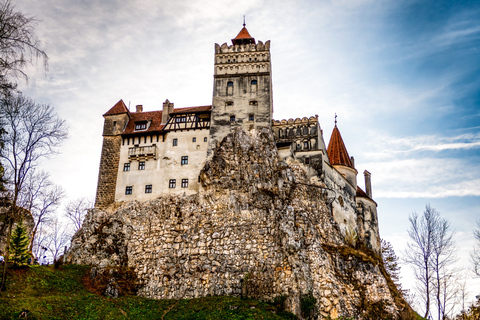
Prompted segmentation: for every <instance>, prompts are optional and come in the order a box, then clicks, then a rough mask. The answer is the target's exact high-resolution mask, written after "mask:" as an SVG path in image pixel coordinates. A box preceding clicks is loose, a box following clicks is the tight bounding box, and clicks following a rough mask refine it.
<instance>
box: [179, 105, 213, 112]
mask: <svg viewBox="0 0 480 320" xmlns="http://www.w3.org/2000/svg"><path fill="white" fill-rule="evenodd" d="M211 110H212V106H201V107H188V108H177V109H173V111H172V113H171V114H179V113H192V112H208V111H211Z"/></svg>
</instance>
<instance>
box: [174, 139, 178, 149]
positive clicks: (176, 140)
mask: <svg viewBox="0 0 480 320" xmlns="http://www.w3.org/2000/svg"><path fill="white" fill-rule="evenodd" d="M177 145H178V139H177V138H175V139H173V146H174V147H175V146H177Z"/></svg>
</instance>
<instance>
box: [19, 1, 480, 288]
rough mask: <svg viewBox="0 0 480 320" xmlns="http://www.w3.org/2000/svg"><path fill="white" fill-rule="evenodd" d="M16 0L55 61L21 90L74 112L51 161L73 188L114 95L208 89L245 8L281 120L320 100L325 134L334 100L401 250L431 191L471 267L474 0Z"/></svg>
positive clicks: (477, 97)
mask: <svg viewBox="0 0 480 320" xmlns="http://www.w3.org/2000/svg"><path fill="white" fill-rule="evenodd" d="M15 3H16V7H17V9H19V10H20V11H22V12H24V13H28V14H30V15H32V16H35V17H36V18H37V19H38V20H40V21H39V23H38V26H37V28H36V32H37V35H38V37H39V38H40V39H41V40H42V41H43V43H44V48H45V51H46V52H47V53H48V55H49V58H50V60H49V70H48V72H47V73H45V72H44V70H42V69H41V68H40V67H38V68H37V67H33V68H31V69H30V70H29V75H30V81H29V82H28V84H22V85H21V89H22V90H23V91H24V93H25V94H26V95H28V96H30V97H32V98H34V99H35V100H36V101H38V102H43V103H49V104H51V105H52V106H54V107H55V109H56V110H57V112H58V113H59V115H60V116H61V117H62V118H64V119H66V121H67V122H68V125H69V127H70V138H69V140H68V141H67V142H66V143H65V145H64V146H63V148H62V154H61V155H60V156H58V157H56V158H55V159H51V160H48V161H46V162H45V164H44V167H45V169H47V170H49V171H50V172H51V174H52V176H53V178H54V179H55V180H56V181H57V182H58V183H60V184H61V185H62V186H63V187H64V188H65V189H66V191H67V193H68V196H69V197H70V198H71V199H74V198H77V197H80V196H87V197H89V198H92V199H93V197H94V195H95V189H96V183H97V175H98V164H99V160H100V149H101V142H102V137H101V133H102V125H103V118H102V114H103V113H105V112H106V111H107V110H108V109H109V108H111V107H112V106H113V105H114V104H115V103H116V102H117V101H118V100H120V99H123V100H124V101H125V103H126V104H127V105H130V106H131V108H132V109H134V107H135V105H137V104H143V106H144V110H146V111H151V110H158V109H160V108H161V104H162V102H163V101H165V99H169V100H170V101H172V102H174V103H175V106H176V107H188V106H197V105H209V104H211V101H212V85H213V54H214V43H219V44H222V43H224V42H227V43H229V44H230V39H232V38H234V37H235V36H236V35H237V33H238V32H239V31H240V29H241V27H242V23H243V21H242V19H243V15H246V23H247V29H248V30H249V31H250V34H251V35H252V36H253V37H255V38H256V39H257V40H262V41H266V40H271V54H272V68H273V95H274V112H275V113H274V117H275V119H283V118H291V117H302V116H311V115H315V114H318V115H319V119H320V121H321V126H322V128H323V132H324V138H325V140H326V142H327V143H328V140H329V138H330V133H331V132H332V129H333V126H334V114H335V113H337V114H338V127H339V129H340V131H341V133H342V136H343V138H344V141H345V143H346V146H347V149H348V151H349V153H350V155H351V156H354V157H355V160H356V167H357V170H358V171H359V172H360V173H362V172H363V171H364V170H365V169H368V170H369V171H370V172H371V173H372V183H373V195H374V198H375V200H376V201H377V202H378V211H379V219H380V232H381V236H382V237H383V238H385V239H386V240H388V241H390V242H392V244H393V245H394V248H395V250H396V252H397V254H398V255H401V252H402V250H403V249H404V248H405V243H406V238H407V233H406V230H407V228H408V216H409V215H410V214H411V213H412V212H417V213H422V212H423V210H424V208H425V205H426V204H427V203H429V204H430V205H431V206H432V207H434V208H436V209H437V210H438V211H439V212H440V213H441V214H442V216H443V217H444V218H446V219H448V220H449V221H450V222H451V225H452V228H453V229H455V230H456V241H457V246H458V248H459V250H458V253H459V257H460V261H459V266H464V267H468V263H469V262H468V252H469V250H470V249H471V247H472V245H473V236H472V230H473V229H474V227H475V220H476V219H478V218H480V187H479V185H480V78H479V76H478V75H479V74H480V51H479V50H480V3H479V2H478V1H441V0H438V1H433V0H418V1H415V0H403V1H397V0H384V1H382V0H375V1H373V0H357V1H351V0H338V1H334V0H330V1H327V0H318V1H306V0H276V1H267V0H264V1H262V0H244V1H237V0H235V1H232V0H223V1H218V0H215V1H210V0H207V1H193V0H185V1H180V0H159V1H153V0H142V1H133V0H103V1H93V0H83V1H78V0H61V1H60V0H41V1H40V0H16V1H15ZM359 185H360V186H362V187H363V178H362V175H360V176H359ZM403 269H404V273H405V277H404V278H405V279H404V280H405V283H406V286H407V287H408V286H411V280H409V279H410V278H409V275H408V272H407V271H408V267H404V268H403ZM464 274H465V275H466V276H469V274H468V272H467V271H465V272H464ZM469 283H470V291H471V294H472V296H473V295H475V294H480V282H479V281H478V280H476V281H470V282H469Z"/></svg>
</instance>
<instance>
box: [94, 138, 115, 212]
mask: <svg viewBox="0 0 480 320" xmlns="http://www.w3.org/2000/svg"><path fill="white" fill-rule="evenodd" d="M121 144H122V137H121V136H120V135H118V136H104V137H103V145H102V155H101V157H100V169H99V172H98V185H97V194H96V197H95V207H97V208H105V207H107V206H108V205H110V204H112V203H113V202H115V187H116V185H117V174H118V165H119V162H120V147H121Z"/></svg>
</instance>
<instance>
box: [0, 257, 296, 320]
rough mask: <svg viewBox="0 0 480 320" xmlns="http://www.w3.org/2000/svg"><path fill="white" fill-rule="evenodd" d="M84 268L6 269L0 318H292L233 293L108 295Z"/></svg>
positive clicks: (68, 266)
mask: <svg viewBox="0 0 480 320" xmlns="http://www.w3.org/2000/svg"><path fill="white" fill-rule="evenodd" d="M89 270H90V268H89V267H88V266H79V265H67V266H63V267H61V269H59V270H55V269H54V268H53V267H42V266H33V267H31V268H27V269H21V270H11V271H10V273H9V278H8V279H9V281H8V289H7V291H6V292H3V293H2V294H1V295H0V306H1V307H0V319H19V316H20V314H21V313H22V311H23V310H28V318H27V319H38V320H40V319H49V320H50V319H165V320H167V319H272V320H275V319H278V320H280V319H295V318H294V316H293V315H290V314H287V313H282V315H280V314H279V315H277V314H275V313H276V309H275V306H274V305H273V304H268V303H264V302H260V301H256V300H250V299H244V300H242V299H240V298H235V297H205V298H200V299H185V300H152V299H146V298H142V297H138V296H124V297H120V298H118V299H109V298H105V297H103V296H100V295H98V294H95V293H93V292H91V291H89V290H88V289H87V287H85V286H84V284H83V282H82V278H83V276H84V275H85V274H87V275H88V272H89Z"/></svg>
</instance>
